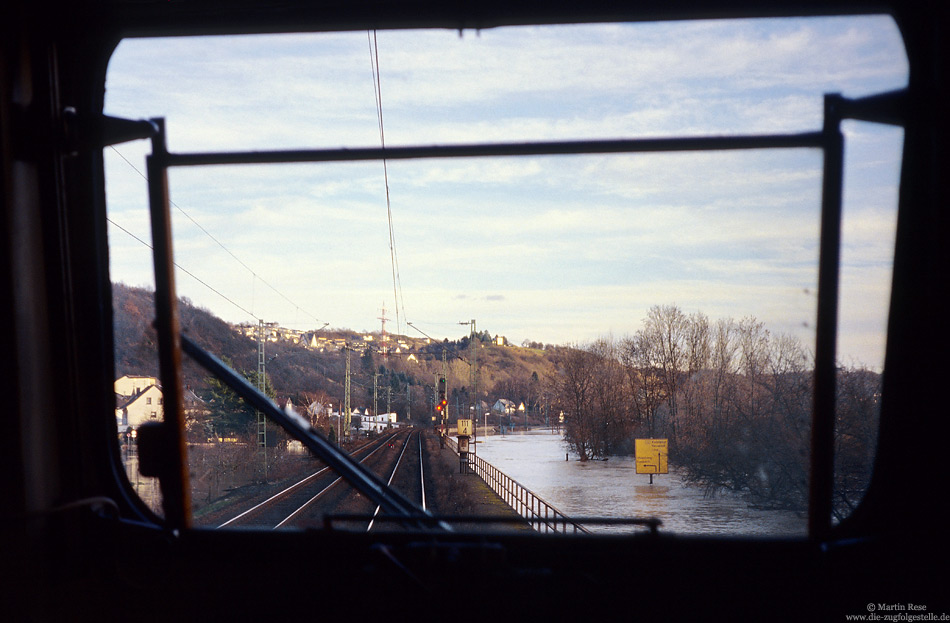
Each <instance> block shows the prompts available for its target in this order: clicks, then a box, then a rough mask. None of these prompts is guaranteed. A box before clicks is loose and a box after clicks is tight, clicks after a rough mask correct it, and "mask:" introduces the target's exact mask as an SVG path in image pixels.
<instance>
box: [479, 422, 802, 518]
mask: <svg viewBox="0 0 950 623" xmlns="http://www.w3.org/2000/svg"><path fill="white" fill-rule="evenodd" d="M478 441H479V444H478V446H479V447H478V454H479V456H481V458H483V459H484V460H486V461H488V462H489V463H491V464H492V465H494V466H495V467H497V468H498V469H500V470H501V471H503V472H505V473H506V474H508V475H509V476H510V477H511V478H514V479H515V480H517V481H518V482H519V483H521V484H522V485H523V486H524V487H527V488H528V489H530V490H531V491H533V492H534V493H535V494H537V495H539V496H541V497H542V498H543V499H544V500H545V501H547V502H548V503H549V504H552V505H553V506H555V507H556V508H557V509H558V510H560V511H561V512H563V513H565V514H566V515H569V516H577V517H583V516H586V517H656V518H658V519H660V520H662V521H663V525H662V526H661V527H660V531H661V532H674V533H677V534H707V535H712V534H715V535H723V536H740V535H742V536H803V535H805V533H806V531H807V518H806V516H805V514H804V513H801V514H799V513H795V512H790V511H775V510H760V509H755V508H751V507H750V506H749V505H748V504H747V503H746V502H745V501H744V500H743V499H742V498H740V497H738V496H735V495H733V494H731V493H728V492H726V493H721V494H719V495H704V491H703V489H702V488H698V487H687V486H685V485H684V484H683V482H682V481H681V479H680V478H679V476H678V474H677V473H676V472H675V471H674V470H673V468H671V470H670V473H669V474H658V475H655V476H653V484H652V485H651V484H650V476H649V475H646V474H637V473H636V466H635V463H634V459H633V457H611V458H610V460H608V461H585V462H581V461H579V460H577V456H576V455H569V456H568V458H569V460H567V461H565V454H567V453H568V450H567V444H565V443H564V442H563V440H562V438H561V436H560V435H559V434H553V433H552V432H551V430H550V429H547V430H535V431H529V432H527V433H524V432H520V433H512V434H508V435H504V436H502V435H491V436H489V437H481V436H480V437H479V438H478ZM589 528H590V529H591V530H592V531H595V532H596V531H616V530H625V531H633V530H642V528H635V527H629V526H621V527H618V526H589Z"/></svg>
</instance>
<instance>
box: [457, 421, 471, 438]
mask: <svg viewBox="0 0 950 623" xmlns="http://www.w3.org/2000/svg"><path fill="white" fill-rule="evenodd" d="M458 428H459V437H471V436H472V420H459V423H458Z"/></svg>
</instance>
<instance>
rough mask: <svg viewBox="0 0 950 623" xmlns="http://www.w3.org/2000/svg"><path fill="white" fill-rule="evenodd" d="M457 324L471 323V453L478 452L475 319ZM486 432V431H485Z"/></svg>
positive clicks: (469, 343)
mask: <svg viewBox="0 0 950 623" xmlns="http://www.w3.org/2000/svg"><path fill="white" fill-rule="evenodd" d="M459 324H467V325H471V333H470V334H469V338H468V345H469V348H471V350H472V354H471V355H470V356H469V362H468V371H469V380H468V382H469V385H471V386H472V403H473V404H474V406H473V407H472V417H473V422H472V429H473V430H472V452H473V454H478V363H477V361H476V357H477V356H478V345H477V344H476V343H475V319H474V318H472V319H471V321H469V322H459ZM485 427H486V429H487V427H488V420H487V417H486V420H485ZM486 432H487V431H486Z"/></svg>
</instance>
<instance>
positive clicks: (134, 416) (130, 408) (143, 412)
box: [115, 384, 164, 431]
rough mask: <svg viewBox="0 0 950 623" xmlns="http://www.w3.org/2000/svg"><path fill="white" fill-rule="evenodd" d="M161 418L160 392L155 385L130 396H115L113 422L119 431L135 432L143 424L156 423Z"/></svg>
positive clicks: (162, 412)
mask: <svg viewBox="0 0 950 623" xmlns="http://www.w3.org/2000/svg"><path fill="white" fill-rule="evenodd" d="M163 417H164V411H163V405H162V390H161V388H160V387H159V386H158V385H157V384H152V385H149V386H148V387H146V388H145V389H143V390H141V391H138V392H137V393H135V394H134V395H132V396H122V395H120V394H117V395H116V410H115V422H116V426H118V428H119V430H120V431H126V430H128V429H130V428H131V429H132V430H136V429H138V427H139V426H141V425H142V424H144V423H145V422H153V421H154V422H158V421H161V420H162V418H163Z"/></svg>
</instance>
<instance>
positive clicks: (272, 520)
mask: <svg viewBox="0 0 950 623" xmlns="http://www.w3.org/2000/svg"><path fill="white" fill-rule="evenodd" d="M424 437H425V435H424V434H423V433H422V432H421V431H419V430H416V429H403V430H399V431H396V432H394V433H392V434H391V435H388V436H386V437H381V438H379V439H377V440H374V441H373V442H371V443H369V444H367V445H366V446H363V447H362V448H360V449H358V450H356V451H354V453H353V455H352V456H353V458H354V459H356V460H357V461H359V462H360V463H361V464H362V465H363V466H364V467H366V468H367V469H369V470H370V471H372V472H373V473H375V474H376V475H377V476H378V477H379V478H380V479H382V480H383V481H384V482H387V483H388V484H390V486H392V487H393V488H395V489H396V490H397V491H399V492H400V493H402V495H403V496H405V497H406V498H407V499H409V500H410V501H412V502H414V503H415V504H417V505H418V506H420V507H421V508H423V509H425V508H427V507H428V506H429V505H431V502H430V501H431V499H432V496H431V494H430V495H429V501H427V499H426V487H427V485H426V474H425V469H424V466H425V465H426V457H425V453H426V451H425V446H426V445H427V444H426V442H425V439H424ZM379 513H380V509H379V507H378V506H376V505H375V504H374V503H373V502H371V501H370V500H369V499H368V498H366V497H365V496H363V495H362V494H360V493H359V492H357V491H355V490H354V489H353V488H352V487H350V486H349V484H348V483H347V482H345V481H344V480H343V479H342V478H340V477H339V476H338V475H337V474H336V473H335V472H334V471H333V470H331V469H330V468H328V467H318V468H316V469H315V471H313V472H312V473H310V474H308V475H307V476H305V477H303V478H301V479H299V480H297V481H296V482H294V483H293V484H291V485H289V486H286V487H284V488H283V489H280V490H277V491H274V492H272V493H271V494H270V495H268V496H267V497H266V498H265V499H263V500H260V501H255V502H254V503H252V504H247V505H245V506H244V507H236V508H233V509H231V510H230V518H227V519H226V520H223V521H220V523H217V525H215V526H214V527H216V528H237V529H243V528H250V529H279V528H298V529H299V528H313V527H322V526H325V525H326V524H327V522H328V521H329V520H330V518H332V517H333V516H342V515H346V516H354V515H355V516H361V517H362V518H363V519H362V520H360V521H354V520H352V519H348V520H345V521H344V520H339V521H338V520H333V521H332V523H333V526H334V528H345V529H351V530H372V529H380V526H381V525H386V526H387V527H389V526H391V525H392V524H391V523H388V522H381V521H378V520H379Z"/></svg>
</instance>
